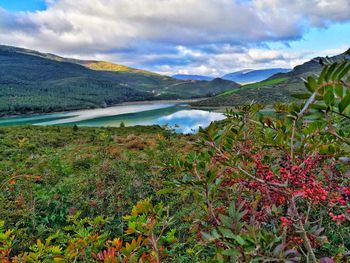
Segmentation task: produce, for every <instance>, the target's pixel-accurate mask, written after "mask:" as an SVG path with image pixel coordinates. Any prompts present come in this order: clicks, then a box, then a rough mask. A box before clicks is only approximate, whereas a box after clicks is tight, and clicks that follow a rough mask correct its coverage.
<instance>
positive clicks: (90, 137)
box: [0, 52, 350, 263]
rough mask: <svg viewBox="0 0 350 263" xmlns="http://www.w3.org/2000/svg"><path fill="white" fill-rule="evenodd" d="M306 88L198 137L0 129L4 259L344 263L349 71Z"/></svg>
mask: <svg viewBox="0 0 350 263" xmlns="http://www.w3.org/2000/svg"><path fill="white" fill-rule="evenodd" d="M349 53H350V52H349ZM305 86H306V88H307V91H306V92H305V91H304V93H302V94H297V95H296V96H297V97H298V98H299V99H303V100H304V101H303V103H300V104H297V103H293V104H289V105H287V104H277V105H275V113H274V114H268V115H266V114H262V113H260V110H261V109H262V106H261V105H259V104H250V105H246V106H240V107H237V108H236V109H235V110H234V111H233V110H231V111H228V112H227V113H226V115H227V119H226V120H224V121H222V122H219V123H212V124H211V125H210V126H209V127H208V128H207V129H205V130H201V131H200V133H199V135H193V136H184V135H176V134H173V133H171V132H170V131H166V130H163V129H161V128H160V127H156V126H154V127H144V128H142V127H135V128H125V127H121V128H117V129H106V128H99V129H90V128H79V127H76V126H75V127H25V128H22V127H16V128H11V129H10V128H1V129H0V136H1V137H0V138H1V141H2V143H1V155H0V157H1V160H0V169H1V173H0V174H1V184H0V187H1V192H0V200H1V204H2V206H1V207H0V209H1V211H0V214H1V219H2V220H3V221H1V222H0V257H1V258H2V261H3V262H290V263H292V262H312V263H316V262H348V261H349V256H350V253H349V251H350V242H349V238H348V237H349V235H350V179H349V172H350V169H349V168H350V167H349V166H350V159H349V157H348V156H349V154H350V141H349V138H350V89H349V88H350V63H349V62H347V61H344V62H335V63H332V64H330V65H326V66H325V67H324V69H323V71H322V72H321V74H320V76H317V77H313V76H309V77H308V78H307V80H306V81H305ZM140 199H141V201H138V200H140ZM132 204H135V205H134V206H132Z"/></svg>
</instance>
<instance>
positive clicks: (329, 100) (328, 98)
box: [323, 89, 334, 105]
mask: <svg viewBox="0 0 350 263" xmlns="http://www.w3.org/2000/svg"><path fill="white" fill-rule="evenodd" d="M323 99H324V102H325V103H326V104H327V105H333V103H334V93H333V91H332V90H331V89H328V90H327V91H326V93H325V94H324V97H323Z"/></svg>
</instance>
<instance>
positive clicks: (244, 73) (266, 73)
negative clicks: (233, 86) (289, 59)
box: [222, 68, 291, 84]
mask: <svg viewBox="0 0 350 263" xmlns="http://www.w3.org/2000/svg"><path fill="white" fill-rule="evenodd" d="M290 70H291V69H286V68H271V69H258V70H251V69H245V70H240V71H236V72H233V73H229V74H226V75H224V76H223V77H222V78H223V79H226V80H231V81H235V82H237V83H240V84H247V83H254V82H259V81H262V80H265V79H267V78H269V77H271V76H273V75H274V74H276V73H286V72H288V71H290Z"/></svg>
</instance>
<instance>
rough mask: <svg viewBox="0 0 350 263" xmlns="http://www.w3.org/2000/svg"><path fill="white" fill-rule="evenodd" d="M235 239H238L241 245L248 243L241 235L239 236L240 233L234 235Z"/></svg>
mask: <svg viewBox="0 0 350 263" xmlns="http://www.w3.org/2000/svg"><path fill="white" fill-rule="evenodd" d="M234 240H236V241H237V243H238V244H240V245H241V246H244V245H246V244H247V242H246V241H245V240H244V239H243V238H242V237H241V236H239V235H236V236H235V237H234Z"/></svg>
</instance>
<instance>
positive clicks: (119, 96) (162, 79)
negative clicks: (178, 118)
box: [0, 45, 239, 115]
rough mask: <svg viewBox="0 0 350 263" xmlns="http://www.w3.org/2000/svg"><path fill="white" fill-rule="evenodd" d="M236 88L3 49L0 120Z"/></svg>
mask: <svg viewBox="0 0 350 263" xmlns="http://www.w3.org/2000/svg"><path fill="white" fill-rule="evenodd" d="M237 87H239V85H238V84H237V83H235V82H231V81H223V80H220V81H217V80H216V81H215V80H213V81H183V80H176V79H174V78H171V77H168V76H163V75H159V74H156V73H153V72H149V71H145V70H139V69H134V68H130V67H126V66H123V65H118V64H113V63H109V62H103V61H94V60H77V59H70V58H63V57H60V56H56V55H53V54H46V53H40V52H37V51H33V50H28V49H23V48H17V47H10V46H1V45H0V115H7V114H18V113H32V112H52V111H66V110H74V109H86V108H98V107H106V106H110V105H114V104H117V103H121V102H125V101H139V100H155V99H190V98H200V97H207V96H213V95H216V94H219V93H222V92H224V91H227V90H231V89H234V88H237Z"/></svg>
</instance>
